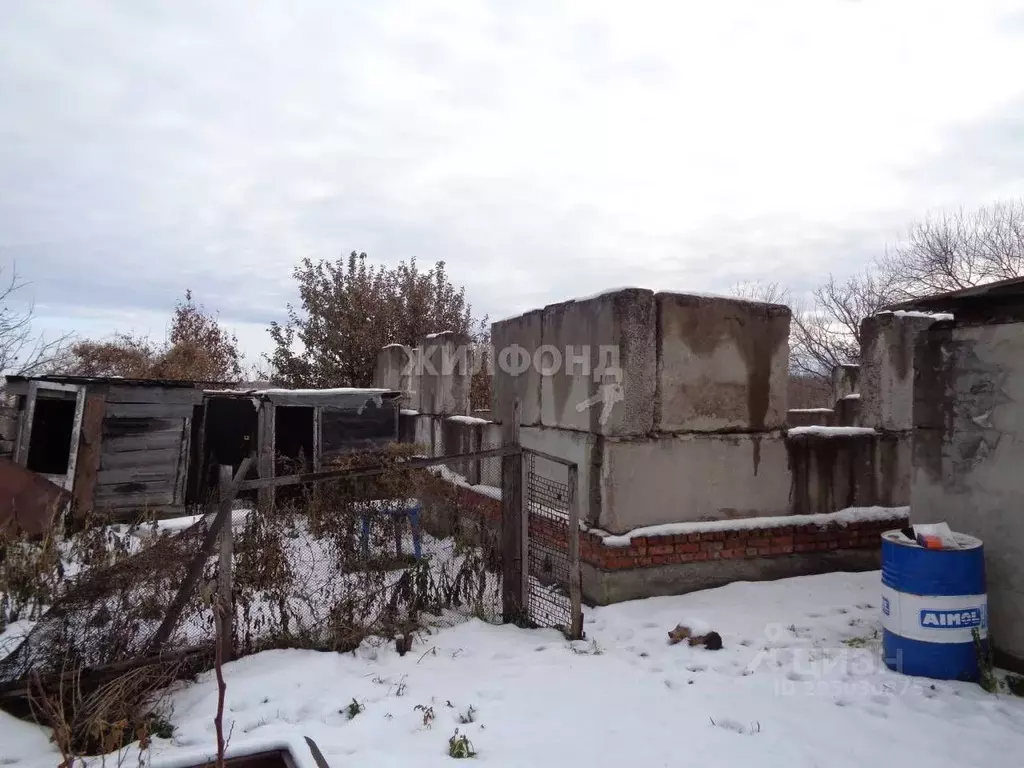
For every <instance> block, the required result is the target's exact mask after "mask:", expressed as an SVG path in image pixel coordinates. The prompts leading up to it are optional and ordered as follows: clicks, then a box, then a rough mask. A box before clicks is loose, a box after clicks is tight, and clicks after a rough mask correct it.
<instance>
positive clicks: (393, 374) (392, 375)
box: [373, 344, 412, 392]
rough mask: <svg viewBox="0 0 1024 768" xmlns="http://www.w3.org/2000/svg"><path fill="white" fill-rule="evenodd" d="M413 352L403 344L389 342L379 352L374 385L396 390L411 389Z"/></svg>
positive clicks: (404, 390) (405, 390) (406, 390)
mask: <svg viewBox="0 0 1024 768" xmlns="http://www.w3.org/2000/svg"><path fill="white" fill-rule="evenodd" d="M411 361H412V354H411V351H410V348H408V347H406V346H405V345H403V344H388V345H387V346H386V347H384V348H383V349H381V351H380V352H378V353H377V367H376V369H375V371H374V374H373V386H375V387H378V388H381V389H393V390H395V391H396V392H408V391H409V390H410V388H411V387H410V378H411V373H412V365H411V364H410V363H411Z"/></svg>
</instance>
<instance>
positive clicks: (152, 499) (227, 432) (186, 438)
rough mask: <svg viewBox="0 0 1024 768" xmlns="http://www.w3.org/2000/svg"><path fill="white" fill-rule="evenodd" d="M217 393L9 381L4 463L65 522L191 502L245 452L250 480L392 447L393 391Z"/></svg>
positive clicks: (141, 382)
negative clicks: (61, 495) (12, 420)
mask: <svg viewBox="0 0 1024 768" xmlns="http://www.w3.org/2000/svg"><path fill="white" fill-rule="evenodd" d="M223 386H224V385H213V384H210V383H205V382H190V381H165V380H153V379H120V378H92V377H78V376H43V377H36V378H25V377H20V376H9V377H8V378H7V386H6V388H5V389H6V394H7V395H8V396H13V397H14V399H15V409H16V410H15V414H16V421H17V437H16V440H15V445H14V454H13V459H14V461H15V463H17V464H20V465H21V466H23V467H26V468H28V469H30V470H32V471H34V472H36V473H38V474H40V475H42V476H44V477H45V478H46V479H47V480H49V481H50V482H52V483H54V484H55V485H57V486H59V487H60V488H63V489H65V490H66V491H68V492H70V493H71V498H72V502H73V505H72V509H73V510H74V515H75V517H76V518H78V519H84V518H86V517H88V516H89V515H90V514H91V513H93V512H95V513H98V514H101V515H102V516H103V517H104V518H107V519H114V520H119V519H125V520H129V519H135V518H137V517H138V515H139V514H140V513H149V514H159V515H161V516H165V517H169V516H174V515H176V514H184V513H185V512H186V507H188V506H191V505H194V504H203V503H204V502H205V501H206V500H207V498H208V493H209V492H210V491H211V489H212V488H214V487H215V486H216V481H217V478H216V472H217V467H218V466H220V465H225V464H226V465H231V466H233V467H235V468H237V467H238V466H239V465H240V464H241V462H242V460H243V459H244V458H245V457H246V456H253V457H255V458H256V461H255V462H254V465H253V469H252V470H251V473H252V475H251V476H253V477H273V476H274V475H275V474H279V473H282V472H285V473H288V472H290V471H292V470H299V469H315V468H319V467H320V465H321V462H322V460H323V459H324V458H325V457H330V456H334V455H338V454H343V453H351V452H353V451H359V450H374V449H378V448H381V447H383V446H386V445H388V444H390V443H392V442H395V441H397V439H398V404H399V399H400V397H401V393H399V392H394V391H391V390H387V389H347V388H346V389H310V390H291V389H250V390H238V389H224V388H219V387H223ZM272 495H273V494H268V493H265V494H264V496H269V497H270V498H272Z"/></svg>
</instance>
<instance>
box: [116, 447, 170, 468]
mask: <svg viewBox="0 0 1024 768" xmlns="http://www.w3.org/2000/svg"><path fill="white" fill-rule="evenodd" d="M179 450H180V449H179V448H177V447H172V448H156V449H143V450H138V451H118V452H117V453H111V452H106V453H104V454H103V456H102V458H101V459H100V469H121V468H122V467H145V466H152V465H155V464H166V465H168V466H171V465H172V464H173V463H174V462H175V461H177V459H178V452H179Z"/></svg>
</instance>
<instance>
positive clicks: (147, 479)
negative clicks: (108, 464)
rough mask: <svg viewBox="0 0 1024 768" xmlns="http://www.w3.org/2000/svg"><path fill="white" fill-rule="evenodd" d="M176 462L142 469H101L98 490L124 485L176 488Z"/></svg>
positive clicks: (97, 483) (151, 465)
mask: <svg viewBox="0 0 1024 768" xmlns="http://www.w3.org/2000/svg"><path fill="white" fill-rule="evenodd" d="M176 468H177V464H176V463H175V462H173V461H172V462H164V463H162V464H148V465H145V466H141V467H120V468H118V469H101V470H100V471H99V473H98V474H97V475H96V486H97V488H99V487H102V486H105V485H119V484H123V483H155V482H164V483H168V484H169V485H170V486H171V487H172V488H173V487H174V479H175V474H174V473H175V469H176Z"/></svg>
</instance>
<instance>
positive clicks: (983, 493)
mask: <svg viewBox="0 0 1024 768" xmlns="http://www.w3.org/2000/svg"><path fill="white" fill-rule="evenodd" d="M915 365H916V367H917V369H918V382H917V391H916V392H915V401H914V410H913V416H914V424H915V429H914V474H913V490H912V497H911V520H912V522H915V523H930V522H940V521H944V522H947V523H949V525H950V527H951V528H953V529H954V530H957V531H962V532H964V533H969V534H971V535H973V536H977V537H979V538H980V539H982V541H983V542H984V544H985V566H986V569H987V575H988V591H989V618H990V628H991V631H992V633H993V637H994V639H995V644H996V647H997V648H998V649H999V650H1001V651H1003V652H1004V653H1007V654H1009V655H1011V656H1012V657H1014V658H1015V659H1016V660H1018V661H1019V662H1021V663H1024V480H1022V473H1024V323H1010V324H1005V325H987V326H974V327H959V328H955V329H954V328H948V327H935V328H933V329H932V330H930V331H929V332H928V333H926V334H925V335H923V337H922V338H921V339H919V340H918V344H917V346H916V351H915Z"/></svg>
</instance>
